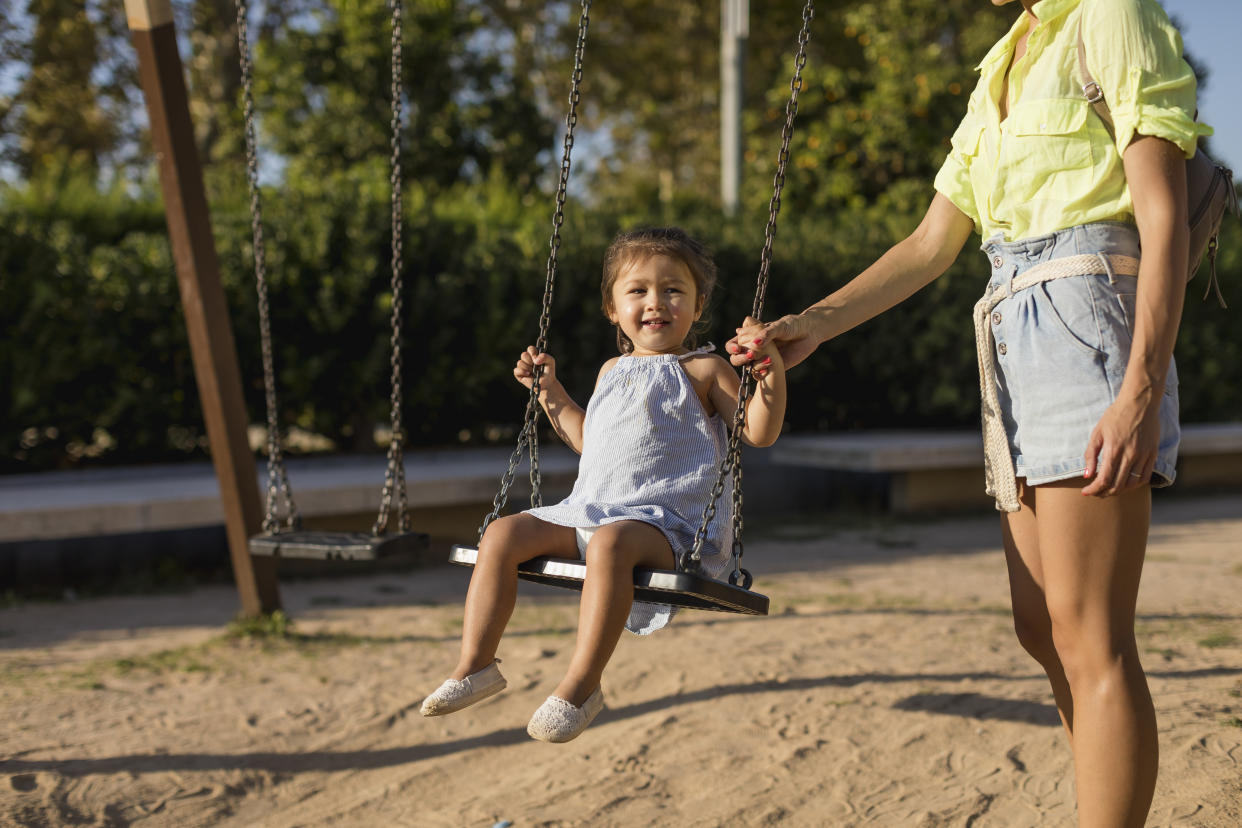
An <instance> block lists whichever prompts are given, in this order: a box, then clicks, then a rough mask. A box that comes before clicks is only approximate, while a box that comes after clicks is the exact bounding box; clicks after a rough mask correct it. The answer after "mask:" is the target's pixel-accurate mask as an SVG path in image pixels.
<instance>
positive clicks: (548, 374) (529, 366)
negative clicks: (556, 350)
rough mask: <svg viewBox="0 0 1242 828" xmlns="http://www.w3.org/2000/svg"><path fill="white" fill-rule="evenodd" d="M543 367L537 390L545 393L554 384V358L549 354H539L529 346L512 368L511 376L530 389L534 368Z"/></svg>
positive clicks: (533, 377)
mask: <svg viewBox="0 0 1242 828" xmlns="http://www.w3.org/2000/svg"><path fill="white" fill-rule="evenodd" d="M536 365H542V366H543V376H542V377H540V379H539V388H540V390H541V391H546V390H547V389H548V388H549V387H551V386H552V385H554V384H556V383H557V382H558V380H557V379H556V358H555V357H553V356H552V355H551V354H549V353H547V352H546V351H545V352H544V353H542V354H541V353H539V352H538V351H536V350H535V346H534V345H531V346H530V347H528V348H527V349H526V350H525V351H524V352H523V353H522V356H521V357H519V358H518V361H517V365H515V366H513V376H514V378H516V379H517V381H518V382H520V383H522V385H525V386H526V387H527V388H530V387H531V385H533V384H534V382H535V366H536Z"/></svg>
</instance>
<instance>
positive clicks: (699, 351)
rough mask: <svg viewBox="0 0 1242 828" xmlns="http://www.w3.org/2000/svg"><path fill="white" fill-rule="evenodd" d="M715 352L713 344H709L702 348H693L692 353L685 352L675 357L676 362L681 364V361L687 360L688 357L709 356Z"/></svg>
mask: <svg viewBox="0 0 1242 828" xmlns="http://www.w3.org/2000/svg"><path fill="white" fill-rule="evenodd" d="M715 350H716V346H715V344H713V343H711V342H709V343H707V344H706V345H704V346H703V347H702V348H695V349H694V350H693V351H687V352H686V353H684V354H682V355H681V356H679V357H677V361H678V362H681V361H682V360H687V359H689V358H690V357H695V356H699V355H701V354H710V353H713V352H714V351H715Z"/></svg>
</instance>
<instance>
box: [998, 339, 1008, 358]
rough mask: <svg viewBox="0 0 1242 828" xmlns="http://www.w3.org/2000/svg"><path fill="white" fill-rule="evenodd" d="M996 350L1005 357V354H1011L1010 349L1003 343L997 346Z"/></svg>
mask: <svg viewBox="0 0 1242 828" xmlns="http://www.w3.org/2000/svg"><path fill="white" fill-rule="evenodd" d="M996 350H997V351H999V352H1000V355H1001V356H1004V355H1005V354H1007V353H1009V349H1008V348H1006V347H1005V343H1004V342H1002V343H1001V344H999V345H997V346H996Z"/></svg>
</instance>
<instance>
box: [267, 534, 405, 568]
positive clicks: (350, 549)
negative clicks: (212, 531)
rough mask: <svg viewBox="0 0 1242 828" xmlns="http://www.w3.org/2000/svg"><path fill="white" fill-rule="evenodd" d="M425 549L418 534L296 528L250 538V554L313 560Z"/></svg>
mask: <svg viewBox="0 0 1242 828" xmlns="http://www.w3.org/2000/svg"><path fill="white" fill-rule="evenodd" d="M426 549H427V535H425V534H424V533H422V532H400V533H395V534H391V535H370V534H367V533H366V532H314V531H304V530H300V529H299V530H297V531H289V532H273V533H271V534H268V535H255V536H254V537H252V538H251V539H250V554H251V555H270V556H271V557H273V558H306V559H309V560H317V561H374V560H377V559H379V558H387V557H390V556H392V555H398V554H402V553H407V554H413V553H418V552H422V551H424V550H426Z"/></svg>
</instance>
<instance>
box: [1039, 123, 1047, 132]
mask: <svg viewBox="0 0 1242 828" xmlns="http://www.w3.org/2000/svg"><path fill="white" fill-rule="evenodd" d="M1047 129H1048V125H1047V124H1040V125H1039V131H1040V132H1046V131H1047Z"/></svg>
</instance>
